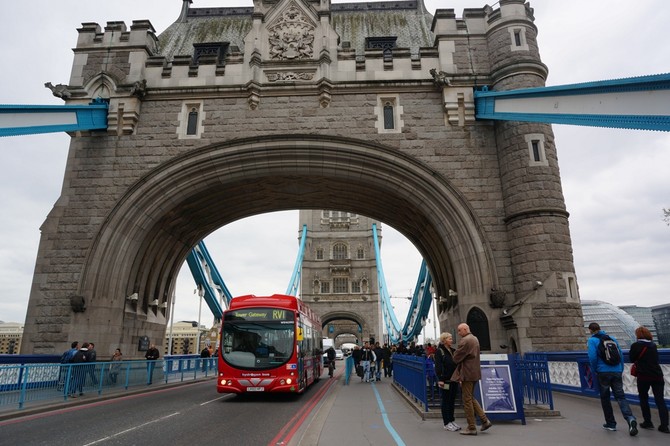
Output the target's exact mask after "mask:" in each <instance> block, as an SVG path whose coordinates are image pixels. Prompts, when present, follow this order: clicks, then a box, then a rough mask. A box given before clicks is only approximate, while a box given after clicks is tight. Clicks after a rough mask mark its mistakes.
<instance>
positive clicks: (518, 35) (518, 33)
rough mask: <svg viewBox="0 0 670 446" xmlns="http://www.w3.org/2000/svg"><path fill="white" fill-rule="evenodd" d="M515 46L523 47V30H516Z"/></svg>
mask: <svg viewBox="0 0 670 446" xmlns="http://www.w3.org/2000/svg"><path fill="white" fill-rule="evenodd" d="M514 44H515V45H516V46H521V30H518V29H515V30H514Z"/></svg>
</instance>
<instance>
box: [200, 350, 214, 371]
mask: <svg viewBox="0 0 670 446" xmlns="http://www.w3.org/2000/svg"><path fill="white" fill-rule="evenodd" d="M211 357H212V352H211V351H210V350H209V348H208V347H205V348H203V349H202V351H201V352H200V362H201V366H202V373H205V371H206V370H207V363H208V362H209V358H211Z"/></svg>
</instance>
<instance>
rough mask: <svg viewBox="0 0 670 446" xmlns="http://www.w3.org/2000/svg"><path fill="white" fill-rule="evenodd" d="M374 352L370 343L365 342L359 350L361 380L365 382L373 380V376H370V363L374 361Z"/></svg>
mask: <svg viewBox="0 0 670 446" xmlns="http://www.w3.org/2000/svg"><path fill="white" fill-rule="evenodd" d="M376 359H377V358H376V357H375V352H373V351H372V349H371V348H370V343H369V342H367V341H366V342H365V345H363V350H361V365H362V366H363V377H362V378H361V380H365V382H366V383H368V382H370V381H373V382H374V378H373V377H372V376H370V365H371V364H372V363H373V362H375V361H376Z"/></svg>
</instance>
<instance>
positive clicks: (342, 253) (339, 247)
mask: <svg viewBox="0 0 670 446" xmlns="http://www.w3.org/2000/svg"><path fill="white" fill-rule="evenodd" d="M347 257H348V256H347V245H345V244H344V243H338V244H336V245H334V246H333V260H345V259H347Z"/></svg>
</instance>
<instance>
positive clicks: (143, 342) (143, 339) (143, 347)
mask: <svg viewBox="0 0 670 446" xmlns="http://www.w3.org/2000/svg"><path fill="white" fill-rule="evenodd" d="M137 350H139V351H141V352H146V351H147V350H149V336H140V341H139V343H138V346H137Z"/></svg>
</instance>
